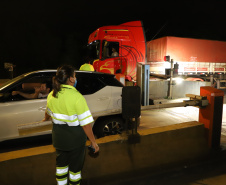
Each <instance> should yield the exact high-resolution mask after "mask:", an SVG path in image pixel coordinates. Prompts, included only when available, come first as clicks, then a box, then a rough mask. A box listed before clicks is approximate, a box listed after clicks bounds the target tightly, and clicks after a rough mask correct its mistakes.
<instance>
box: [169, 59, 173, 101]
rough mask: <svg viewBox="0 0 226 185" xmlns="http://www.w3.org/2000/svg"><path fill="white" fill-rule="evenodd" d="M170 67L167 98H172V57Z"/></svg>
mask: <svg viewBox="0 0 226 185" xmlns="http://www.w3.org/2000/svg"><path fill="white" fill-rule="evenodd" d="M170 62H171V68H170V86H169V97H168V98H169V99H172V90H173V59H171V61H170Z"/></svg>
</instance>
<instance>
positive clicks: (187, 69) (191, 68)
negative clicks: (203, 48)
mask: <svg viewBox="0 0 226 185" xmlns="http://www.w3.org/2000/svg"><path fill="white" fill-rule="evenodd" d="M184 71H196V68H195V67H184Z"/></svg>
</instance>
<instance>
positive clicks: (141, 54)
mask: <svg viewBox="0 0 226 185" xmlns="http://www.w3.org/2000/svg"><path fill="white" fill-rule="evenodd" d="M88 49H89V56H90V63H91V64H92V65H93V67H94V69H95V71H98V72H104V73H111V74H119V73H120V74H123V75H125V77H126V79H129V80H130V79H132V78H133V79H135V78H136V63H137V62H141V63H145V62H146V40H145V34H144V31H143V26H142V22H141V21H133V22H127V23H124V24H120V25H116V26H103V27H100V28H98V29H97V30H95V31H94V32H93V33H92V34H90V36H89V40H88Z"/></svg>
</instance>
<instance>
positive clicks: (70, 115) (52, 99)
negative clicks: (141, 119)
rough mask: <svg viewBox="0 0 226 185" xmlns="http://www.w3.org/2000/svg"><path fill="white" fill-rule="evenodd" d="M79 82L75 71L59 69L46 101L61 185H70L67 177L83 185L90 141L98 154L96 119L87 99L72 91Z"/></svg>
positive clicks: (46, 114) (66, 66)
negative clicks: (87, 142)
mask: <svg viewBox="0 0 226 185" xmlns="http://www.w3.org/2000/svg"><path fill="white" fill-rule="evenodd" d="M76 81H77V80H76V77H75V72H74V68H73V67H71V66H68V65H64V66H62V67H60V68H58V70H57V73H56V76H55V77H54V79H53V91H51V92H50V94H49V95H48V98H47V111H46V113H45V118H44V121H45V120H49V119H50V117H51V118H52V122H53V129H52V140H53V146H54V147H55V148H56V155H57V156H56V179H57V183H58V185H65V184H67V183H68V177H69V184H76V185H79V184H80V181H81V169H82V166H83V162H84V157H85V144H86V138H87V137H88V138H89V140H90V141H91V145H92V147H93V148H94V149H95V152H98V151H99V147H98V145H97V143H96V141H95V138H94V135H93V131H92V127H91V124H90V123H92V122H93V117H92V115H91V113H90V110H89V108H88V106H87V103H86V100H85V98H84V97H83V96H82V95H81V94H80V93H79V92H78V91H77V90H76V88H75V87H73V86H74V85H75V84H76ZM86 136H87V137H86Z"/></svg>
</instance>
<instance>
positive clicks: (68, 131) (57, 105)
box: [47, 85, 93, 151]
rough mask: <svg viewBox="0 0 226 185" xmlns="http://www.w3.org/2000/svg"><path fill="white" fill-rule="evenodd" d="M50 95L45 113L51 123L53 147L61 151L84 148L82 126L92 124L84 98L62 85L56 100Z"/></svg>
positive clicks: (84, 138) (84, 139)
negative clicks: (49, 117) (50, 119)
mask: <svg viewBox="0 0 226 185" xmlns="http://www.w3.org/2000/svg"><path fill="white" fill-rule="evenodd" d="M52 94H53V92H51V93H50V94H49V95H48V98H47V113H48V114H49V115H50V116H51V117H52V121H53V130H52V141H53V146H54V147H55V148H56V149H58V150H63V151H70V150H73V149H75V148H80V147H83V146H85V143H86V139H87V137H86V134H85V132H84V130H83V129H82V126H84V125H87V124H89V123H91V122H93V117H92V115H91V113H90V110H89V108H88V106H87V103H86V100H85V98H84V97H83V96H82V95H81V94H80V93H79V92H78V91H77V90H76V89H75V88H74V87H72V86H70V85H62V86H61V90H60V91H59V92H58V93H57V97H56V98H55V97H53V96H52Z"/></svg>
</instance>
